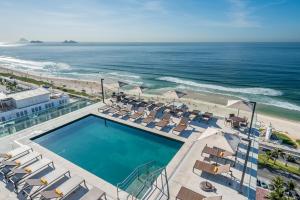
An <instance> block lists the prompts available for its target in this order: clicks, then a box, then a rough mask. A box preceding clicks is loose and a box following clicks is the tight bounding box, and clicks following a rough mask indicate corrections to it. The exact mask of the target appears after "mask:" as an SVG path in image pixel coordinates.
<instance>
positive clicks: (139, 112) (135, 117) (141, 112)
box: [129, 107, 145, 121]
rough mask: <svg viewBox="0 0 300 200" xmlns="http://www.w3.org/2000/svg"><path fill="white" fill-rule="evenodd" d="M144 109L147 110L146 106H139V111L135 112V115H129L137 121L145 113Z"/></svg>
mask: <svg viewBox="0 0 300 200" xmlns="http://www.w3.org/2000/svg"><path fill="white" fill-rule="evenodd" d="M144 111H145V107H139V109H138V111H137V112H135V113H134V114H133V115H131V116H129V118H130V119H131V120H133V121H135V120H137V119H139V118H140V117H142V116H143V115H144Z"/></svg>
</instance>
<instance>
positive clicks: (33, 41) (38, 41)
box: [30, 40, 43, 43]
mask: <svg viewBox="0 0 300 200" xmlns="http://www.w3.org/2000/svg"><path fill="white" fill-rule="evenodd" d="M30 43H43V41H40V40H31V41H30Z"/></svg>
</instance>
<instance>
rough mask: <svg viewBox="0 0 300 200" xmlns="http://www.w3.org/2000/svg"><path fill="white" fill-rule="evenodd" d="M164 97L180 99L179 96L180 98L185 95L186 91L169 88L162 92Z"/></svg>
mask: <svg viewBox="0 0 300 200" xmlns="http://www.w3.org/2000/svg"><path fill="white" fill-rule="evenodd" d="M163 95H164V96H165V97H168V98H171V99H174V100H175V99H180V98H182V97H183V96H185V95H186V93H184V92H180V91H178V90H169V91H167V92H165V93H164V94H163Z"/></svg>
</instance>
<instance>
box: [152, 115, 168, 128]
mask: <svg viewBox="0 0 300 200" xmlns="http://www.w3.org/2000/svg"><path fill="white" fill-rule="evenodd" d="M170 118H171V114H170V113H165V114H164V116H163V117H162V119H161V120H160V121H159V122H157V123H156V124H155V128H157V129H159V130H161V129H163V128H164V127H166V126H167V125H168V124H169V123H170Z"/></svg>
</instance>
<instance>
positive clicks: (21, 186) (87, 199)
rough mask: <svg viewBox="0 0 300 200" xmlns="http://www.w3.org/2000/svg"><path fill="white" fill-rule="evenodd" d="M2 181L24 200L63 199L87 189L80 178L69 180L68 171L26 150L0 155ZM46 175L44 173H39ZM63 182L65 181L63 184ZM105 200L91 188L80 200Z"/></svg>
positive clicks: (26, 147) (97, 191) (95, 189)
mask: <svg viewBox="0 0 300 200" xmlns="http://www.w3.org/2000/svg"><path fill="white" fill-rule="evenodd" d="M0 157H1V162H0V166H1V167H0V172H1V174H2V175H3V181H5V182H6V183H7V184H12V185H13V187H14V191H15V192H16V193H17V194H22V195H23V196H24V197H25V198H26V199H35V198H39V199H64V198H66V197H68V196H69V195H70V194H72V193H73V192H74V191H76V190H77V189H78V188H79V187H80V186H84V187H85V188H87V189H88V187H87V185H86V182H85V180H84V179H83V178H81V177H78V176H71V174H70V171H68V170H66V169H64V168H61V167H58V166H55V165H54V163H53V161H52V160H50V159H48V158H44V157H42V155H41V154H39V153H37V152H35V151H33V150H32V149H31V148H30V147H28V146H21V147H19V148H16V149H14V150H12V151H9V152H6V153H3V154H0ZM42 172H45V173H42ZM63 178H67V180H65V181H64V182H61V181H62V180H64V179H63ZM102 198H104V199H106V194H105V192H103V191H102V190H100V189H98V188H96V187H93V188H92V189H89V191H88V192H87V193H86V194H85V195H84V196H82V197H81V198H80V200H93V199H94V200H98V199H102Z"/></svg>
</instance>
